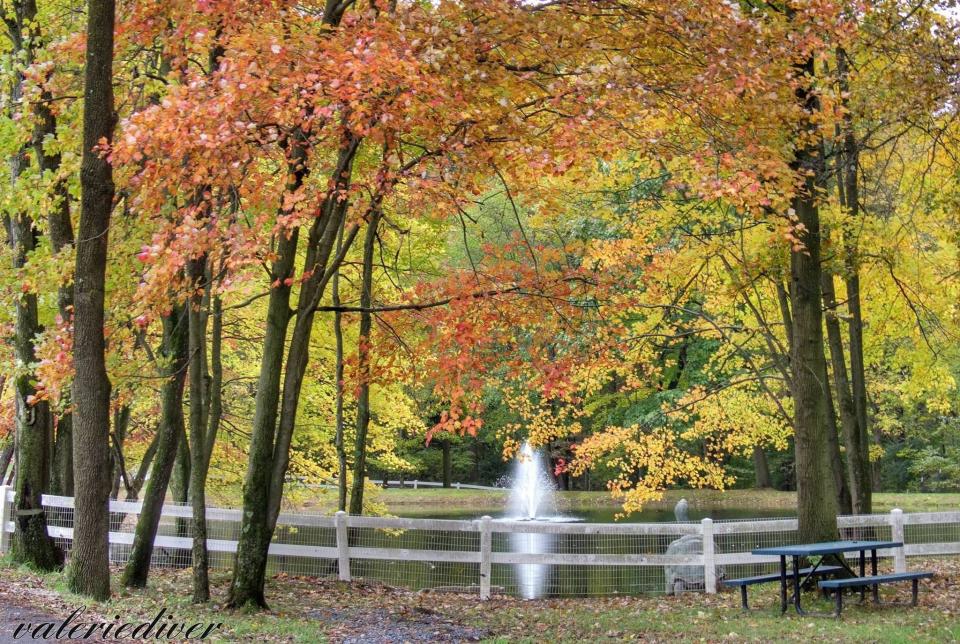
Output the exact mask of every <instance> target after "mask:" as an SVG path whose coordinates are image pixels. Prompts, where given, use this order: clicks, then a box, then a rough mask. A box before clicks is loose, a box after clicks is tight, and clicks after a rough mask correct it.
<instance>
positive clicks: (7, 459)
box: [0, 436, 14, 484]
mask: <svg viewBox="0 0 960 644" xmlns="http://www.w3.org/2000/svg"><path fill="white" fill-rule="evenodd" d="M13 444H14V440H13V436H8V437H7V440H6V441H4V443H3V447H0V484H2V481H4V480H6V477H7V470H9V469H10V463H12V462H13Z"/></svg>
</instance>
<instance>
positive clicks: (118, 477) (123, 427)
mask: <svg viewBox="0 0 960 644" xmlns="http://www.w3.org/2000/svg"><path fill="white" fill-rule="evenodd" d="M129 423H130V407H129V405H123V406H121V407H120V408H119V409H117V410H116V411H115V412H114V414H113V452H112V453H113V477H112V478H113V484H112V486H111V488H110V498H111V499H118V498H120V483H121V482H122V481H123V479H124V478H125V477H126V474H127V473H126V471H125V469H124V467H125V465H124V462H123V444H124V442H125V441H126V438H127V426H128V425H129Z"/></svg>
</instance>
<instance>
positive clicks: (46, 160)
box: [31, 3, 74, 496]
mask: <svg viewBox="0 0 960 644" xmlns="http://www.w3.org/2000/svg"><path fill="white" fill-rule="evenodd" d="M31 4H32V3H31ZM52 103H53V95H52V94H51V93H50V91H49V90H47V89H44V90H43V91H42V92H41V95H40V100H39V101H37V102H36V104H35V105H34V114H35V116H36V119H37V124H36V126H35V127H34V130H33V140H32V142H31V144H32V146H33V154H34V157H35V158H36V159H37V162H38V163H39V167H40V171H41V172H42V173H43V174H44V175H47V176H48V177H49V178H50V180H51V181H52V182H53V186H52V193H53V202H54V203H53V204H52V206H51V207H50V211H49V213H48V215H47V229H48V235H49V237H50V245H51V247H52V249H53V252H54V253H56V254H58V255H65V254H67V251H69V250H70V248H72V246H73V243H74V239H73V224H72V223H71V221H70V193H69V191H68V189H67V178H66V177H64V176H59V175H60V165H61V157H60V153H59V152H50V151H49V148H50V146H45V145H44V142H45V141H47V139H48V138H50V137H56V136H57V120H56V117H55V116H54V115H53V112H52V111H51V110H50V105H51V104H52ZM57 311H58V315H59V317H60V320H61V321H62V322H63V323H69V322H70V320H71V319H72V317H73V284H72V283H71V282H63V283H61V284H60V286H59V288H58V289H57ZM63 398H64V400H61V401H60V407H61V408H62V409H64V410H66V409H69V407H70V392H69V389H68V390H66V391H65V392H64V393H63ZM56 430H57V432H56V442H55V443H54V448H53V471H52V472H51V484H50V488H51V492H53V494H60V495H64V496H73V416H72V415H71V413H70V412H69V411H63V412H61V413H60V415H59V417H58V418H57V419H56Z"/></svg>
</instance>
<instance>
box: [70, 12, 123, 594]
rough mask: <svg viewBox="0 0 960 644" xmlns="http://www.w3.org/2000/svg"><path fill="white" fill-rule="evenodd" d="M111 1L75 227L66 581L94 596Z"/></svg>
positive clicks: (102, 508) (89, 75) (95, 44)
mask: <svg viewBox="0 0 960 644" xmlns="http://www.w3.org/2000/svg"><path fill="white" fill-rule="evenodd" d="M114 9H115V6H114V0H89V11H88V13H87V45H86V65H85V73H84V97H83V161H82V165H81V169H80V185H81V193H82V196H81V200H80V226H79V233H78V236H77V265H76V271H75V273H74V285H75V286H74V300H75V306H76V308H75V311H74V323H73V329H74V345H73V365H74V369H75V371H76V376H75V377H74V381H73V403H74V420H73V460H74V463H82V464H83V466H82V467H77V468H76V469H75V471H74V487H75V496H76V502H75V517H76V519H75V521H74V528H73V552H72V553H71V561H70V574H69V581H68V584H69V587H70V589H71V590H72V591H73V592H75V593H79V594H83V595H90V596H92V597H94V598H95V599H107V598H108V597H109V596H110V563H109V540H108V537H109V535H108V533H109V530H110V520H109V501H110V478H109V477H110V380H109V379H108V377H107V369H106V364H105V356H104V352H105V349H106V346H105V341H104V337H103V317H104V286H105V277H106V267H107V234H108V232H109V228H110V214H111V211H112V209H113V194H114V186H113V169H112V168H111V167H110V163H109V161H108V160H107V158H106V157H105V156H103V155H101V154H100V151H99V149H98V146H99V144H100V141H102V140H106V141H107V142H110V141H111V140H112V139H113V127H114V124H115V122H116V115H115V113H114V108H113V27H114Z"/></svg>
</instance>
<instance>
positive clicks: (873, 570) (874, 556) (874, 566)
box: [870, 548, 880, 604]
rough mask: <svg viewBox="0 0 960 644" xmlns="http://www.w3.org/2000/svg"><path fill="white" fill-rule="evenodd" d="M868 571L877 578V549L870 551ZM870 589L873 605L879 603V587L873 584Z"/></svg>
mask: <svg viewBox="0 0 960 644" xmlns="http://www.w3.org/2000/svg"><path fill="white" fill-rule="evenodd" d="M870 571H871V574H872V575H873V576H874V577H876V576H877V549H876V548H874V549H873V550H871V551H870ZM872 588H873V603H874V604H879V603H880V585H879V584H874V585H873V586H872Z"/></svg>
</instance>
